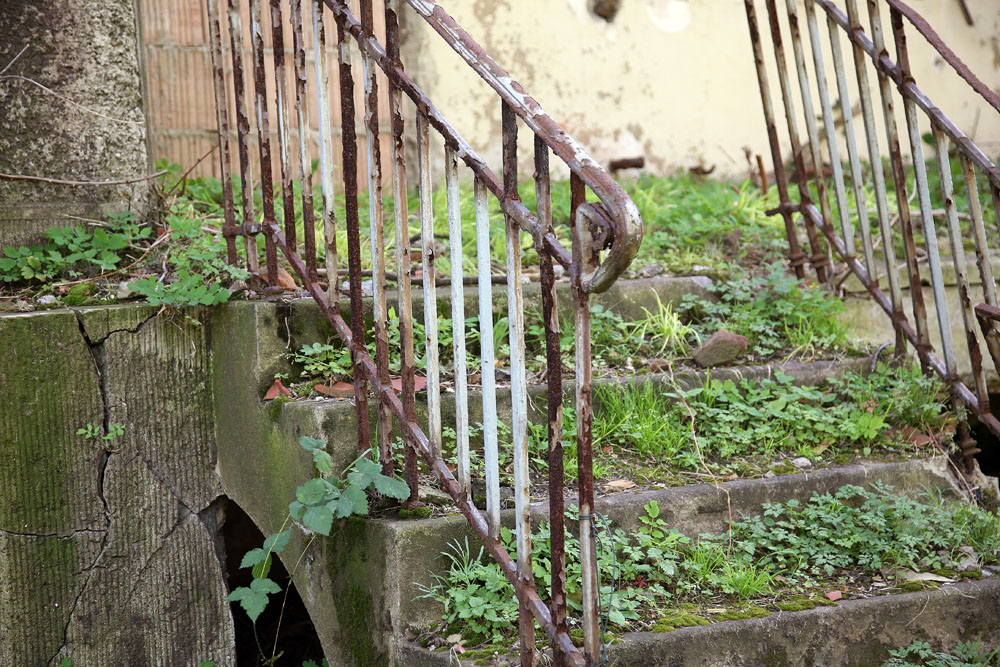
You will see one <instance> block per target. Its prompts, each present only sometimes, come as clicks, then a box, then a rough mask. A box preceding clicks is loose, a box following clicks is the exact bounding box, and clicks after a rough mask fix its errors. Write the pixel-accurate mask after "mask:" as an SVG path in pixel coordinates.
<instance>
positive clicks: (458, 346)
mask: <svg viewBox="0 0 1000 667" xmlns="http://www.w3.org/2000/svg"><path fill="white" fill-rule="evenodd" d="M444 178H445V190H446V191H447V192H446V195H447V198H448V246H449V249H450V251H451V255H450V259H451V339H452V350H453V352H454V358H455V444H456V447H457V449H458V471H457V473H458V474H457V476H458V484H459V486H460V487H461V489H462V493H463V494H464V495H465V497H466V498H471V497H472V484H471V480H470V468H471V465H470V461H469V388H468V383H469V379H468V368H467V366H466V355H465V288H464V286H463V281H462V256H463V253H462V209H461V199H460V198H459V191H458V156H457V155H456V154H455V152H454V151H453V150H452V149H451V147H450V146H446V147H445V157H444Z"/></svg>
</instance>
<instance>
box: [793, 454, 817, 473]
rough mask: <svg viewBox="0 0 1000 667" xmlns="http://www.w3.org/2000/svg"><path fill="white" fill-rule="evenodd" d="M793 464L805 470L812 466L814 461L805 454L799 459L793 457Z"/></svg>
mask: <svg viewBox="0 0 1000 667" xmlns="http://www.w3.org/2000/svg"><path fill="white" fill-rule="evenodd" d="M792 465H793V466H795V467H796V468H798V469H799V470H804V469H806V468H812V461H810V460H809V459H807V458H806V457H804V456H800V457H798V458H797V459H792Z"/></svg>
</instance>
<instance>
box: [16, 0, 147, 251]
mask: <svg viewBox="0 0 1000 667" xmlns="http://www.w3.org/2000/svg"><path fill="white" fill-rule="evenodd" d="M136 17H137V0H113V1H108V0H74V1H70V0H53V1H50V2H33V1H32V0H5V2H3V4H2V10H0V70H2V76H0V173H5V174H14V175H28V176H42V177H48V178H53V179H60V180H71V181H109V180H124V179H131V178H136V177H141V176H145V175H147V174H148V173H149V168H150V163H149V160H148V157H147V150H146V133H147V132H146V116H145V111H144V103H143V97H144V96H143V82H144V77H143V76H142V63H141V52H140V48H139V45H140V43H141V39H140V37H139V27H138V21H137V18H136ZM43 86H44V88H43ZM147 196H148V184H147V183H145V182H139V183H133V184H124V185H115V186H103V187H75V186H69V185H62V184H53V183H44V182H37V181H26V180H12V179H9V178H3V177H0V245H19V244H27V243H31V242H33V241H34V240H36V239H37V237H38V235H39V233H40V232H42V231H44V230H45V229H47V228H48V227H50V226H52V225H65V224H67V223H73V222H74V221H73V220H71V219H68V218H66V215H76V216H82V217H89V218H93V217H97V216H100V215H102V214H104V213H107V212H111V211H121V210H128V209H140V210H142V209H143V207H144V204H145V201H146V198H147Z"/></svg>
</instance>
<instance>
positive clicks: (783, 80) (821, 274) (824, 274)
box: [764, 0, 832, 283]
mask: <svg viewBox="0 0 1000 667" xmlns="http://www.w3.org/2000/svg"><path fill="white" fill-rule="evenodd" d="M764 5H765V7H766V8H767V18H768V23H769V24H770V26H771V40H772V41H773V42H774V55H775V61H776V62H777V65H778V83H779V84H780V86H781V100H782V102H783V103H784V107H785V119H786V120H787V121H788V122H787V127H788V138H789V140H790V141H791V144H792V158H793V160H794V162H795V180H796V183H797V185H798V189H799V202H800V203H801V204H806V203H808V202H810V201H811V197H810V195H809V184H808V182H807V180H806V165H805V160H803V159H802V142H801V141H800V140H799V129H798V122H797V121H796V120H795V115H796V114H795V102H793V101H792V93H791V84H790V83H789V80H788V64H787V62H786V60H785V49H784V47H783V46H782V41H781V27H780V26H779V25H778V10H777V7H776V6H775V0H765V1H764ZM779 151H780V148H779ZM781 161H782V158H781V154H780V152H779V153H778V156H777V157H776V158H775V160H774V162H775V164H777V163H779V162H781ZM802 219H803V221H804V222H805V225H806V236H807V237H808V239H809V247H810V250H811V252H812V255H811V256H810V257H809V261H810V263H811V264H812V265H813V269H814V270H815V271H816V278H817V280H819V281H820V282H821V283H825V282H826V280H827V278H828V276H829V270H831V269H832V267H830V266H829V261H830V260H829V259H828V258H827V256H826V253H825V252H824V251H823V246H822V244H821V242H820V238H819V234H818V232H817V230H816V225H814V224H813V222H812V220H811V219H810V218H809V216H805V215H804V216H802Z"/></svg>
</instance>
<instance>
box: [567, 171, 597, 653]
mask: <svg viewBox="0 0 1000 667" xmlns="http://www.w3.org/2000/svg"><path fill="white" fill-rule="evenodd" d="M584 187H585V186H584V183H583V181H582V180H580V177H579V176H577V175H576V174H571V175H570V191H571V204H570V216H569V220H570V225H571V227H572V233H573V263H572V265H571V267H570V280H571V283H572V292H573V312H574V325H575V326H576V331H575V332H574V333H575V334H576V345H575V351H576V359H575V362H576V451H577V482H578V485H579V486H578V488H579V502H580V570H581V573H580V574H581V577H580V578H581V580H582V582H581V588H582V589H583V591H582V593H583V599H582V605H583V619H582V624H583V652H584V655H585V656H586V658H587V660H588V661H589V663H588V664H596V663H597V661H598V660H599V656H600V653H601V645H602V643H603V641H604V638H603V637H601V633H600V627H599V623H598V621H599V618H600V616H599V614H598V594H599V589H598V584H597V549H596V543H595V536H594V451H593V449H594V447H593V444H594V443H593V433H592V431H591V428H592V425H593V424H592V422H593V416H594V415H593V404H592V400H593V387H592V383H593V377H592V369H591V359H590V295H589V294H587V292H585V291H584V289H583V282H582V278H583V274H584V273H586V272H587V271H588V267H587V266H585V261H584V258H585V257H586V256H588V255H589V254H590V248H585V247H584V242H585V241H584V239H589V237H590V235H589V233H588V232H587V230H585V229H582V227H583V221H582V220H580V219H579V216H578V215H577V212H578V211H579V209H580V207H581V206H582V205H583V204H584V202H585V201H586V191H585V189H584Z"/></svg>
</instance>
